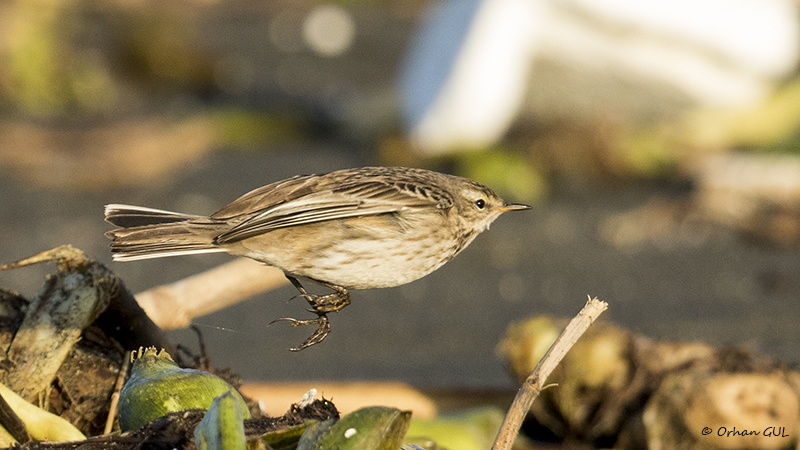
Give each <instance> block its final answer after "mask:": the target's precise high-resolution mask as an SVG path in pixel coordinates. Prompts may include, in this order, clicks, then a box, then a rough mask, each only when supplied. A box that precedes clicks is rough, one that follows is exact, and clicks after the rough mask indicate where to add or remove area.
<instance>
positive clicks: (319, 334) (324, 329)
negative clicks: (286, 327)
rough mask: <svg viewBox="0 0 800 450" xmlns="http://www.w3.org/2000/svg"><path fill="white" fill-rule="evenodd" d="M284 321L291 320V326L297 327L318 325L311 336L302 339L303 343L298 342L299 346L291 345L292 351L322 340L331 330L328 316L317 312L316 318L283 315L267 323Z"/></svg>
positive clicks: (297, 350)
mask: <svg viewBox="0 0 800 450" xmlns="http://www.w3.org/2000/svg"><path fill="white" fill-rule="evenodd" d="M284 321H285V322H291V324H292V326H293V327H299V326H303V325H318V328H317V330H316V331H315V332H314V333H313V334H312V335H311V336H309V337H308V339H306V340H305V341H303V343H302V344H300V346H299V347H292V348H290V349H289V350H291V351H293V352H299V351H300V350H303V349H306V348H308V347H311V346H312V345H315V344H319V343H320V342H322V340H323V339H325V336H327V335H328V333H330V332H331V324H330V322H329V321H328V316H326V315H325V314H324V313H322V314H319V315H318V317H317V318H316V319H308V320H297V319H293V318H291V317H284V318H281V319H275V320H273V321H272V322H270V323H269V324H270V325H272V324H273V323H275V322H284Z"/></svg>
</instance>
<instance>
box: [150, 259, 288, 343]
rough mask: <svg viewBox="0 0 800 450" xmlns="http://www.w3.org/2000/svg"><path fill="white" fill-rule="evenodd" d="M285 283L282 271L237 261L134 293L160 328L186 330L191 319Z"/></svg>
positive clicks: (242, 260)
mask: <svg viewBox="0 0 800 450" xmlns="http://www.w3.org/2000/svg"><path fill="white" fill-rule="evenodd" d="M286 283H288V281H287V280H286V277H284V275H283V272H282V271H280V270H279V269H276V268H274V267H269V266H265V265H264V264H261V263H259V262H256V261H253V260H251V259H247V258H239V259H236V260H234V261H231V262H229V263H227V264H223V265H221V266H219V267H215V268H213V269H211V270H208V271H206V272H203V273H200V274H197V275H194V276H191V277H188V278H184V279H183V280H180V281H177V282H175V283H172V284H167V285H164V286H158V287H155V288H153V289H148V290H147V291H144V292H141V293H139V294H136V301H137V302H138V303H139V305H140V306H141V307H142V309H144V310H145V312H146V313H147V315H148V316H149V317H150V318H151V319H152V320H153V322H155V323H156V325H158V326H159V327H160V328H161V329H164V330H171V329H176V328H185V327H188V326H189V325H190V324H191V322H192V319H193V318H195V317H198V316H202V315H205V314H208V313H211V312H214V311H216V310H218V309H222V308H224V307H226V306H229V305H232V304H234V303H237V302H240V301H242V300H245V299H247V298H249V297H252V296H253V295H256V294H258V293H261V292H264V291H268V290H271V289H274V288H276V287H278V286H281V285H283V284H286Z"/></svg>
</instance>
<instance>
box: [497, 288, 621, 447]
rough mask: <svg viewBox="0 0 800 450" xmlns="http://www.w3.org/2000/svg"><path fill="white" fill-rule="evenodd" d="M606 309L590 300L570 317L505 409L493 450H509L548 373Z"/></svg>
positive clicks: (600, 302)
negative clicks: (504, 415) (575, 314)
mask: <svg viewBox="0 0 800 450" xmlns="http://www.w3.org/2000/svg"><path fill="white" fill-rule="evenodd" d="M606 308H608V303H606V302H603V301H600V300H597V299H596V298H590V299H589V301H587V302H586V305H585V306H584V307H583V309H581V311H580V312H579V313H578V315H577V316H575V317H573V318H572V320H571V321H570V322H569V324H568V325H567V327H566V328H565V329H564V331H563V332H562V333H561V335H560V336H559V337H558V339H556V341H555V342H554V343H553V345H552V346H551V347H550V350H548V351H547V353H546V354H545V355H544V357H542V359H541V360H539V364H537V365H536V367H535V368H534V369H533V372H531V374H530V375H529V376H528V378H527V379H526V380H525V382H524V383H522V386H521V387H520V388H519V391H518V392H517V396H516V397H515V398H514V401H513V402H512V403H511V407H510V408H509V409H508V413H507V414H506V417H505V419H503V424H502V425H501V426H500V431H499V432H498V433H497V438H495V441H494V445H493V446H492V450H509V449H511V445H512V444H513V443H514V439H515V438H516V437H517V433H519V429H520V426H521V425H522V420H523V419H524V418H525V415H526V414H527V413H528V411H530V409H531V405H533V402H534V400H536V397H538V396H539V393H540V392H541V391H542V389H544V387H545V386H544V382H545V380H547V377H549V376H550V373H552V372H553V370H554V369H555V368H556V366H557V365H558V363H559V362H561V360H562V359H563V358H564V355H566V354H567V352H568V351H569V349H571V348H572V346H573V345H575V342H577V341H578V338H580V337H581V335H583V333H584V332H585V331H586V330H587V329H588V328H589V326H590V325H591V324H592V323H593V322H594V321H595V319H597V317H598V316H599V315H600V314H601V313H602V312H603V311H605V310H606Z"/></svg>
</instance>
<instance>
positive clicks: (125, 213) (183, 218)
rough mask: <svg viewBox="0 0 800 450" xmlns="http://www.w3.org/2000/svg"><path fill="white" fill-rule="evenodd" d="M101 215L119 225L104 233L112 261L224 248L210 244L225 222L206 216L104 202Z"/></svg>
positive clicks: (208, 251) (214, 250)
mask: <svg viewBox="0 0 800 450" xmlns="http://www.w3.org/2000/svg"><path fill="white" fill-rule="evenodd" d="M105 216H106V221H107V222H110V223H112V224H114V225H116V226H118V227H120V228H117V229H114V230H111V231H109V232H107V233H106V236H108V237H109V238H111V240H112V242H111V253H112V257H113V259H114V260H115V261H133V260H137V259H148V258H160V257H164V256H178V255H191V254H195V253H213V252H224V251H225V249H223V248H221V247H219V246H217V245H215V244H214V236H216V235H217V234H219V233H221V232H223V231H224V229H225V224H224V223H220V222H219V221H214V220H212V219H209V218H207V217H203V216H194V215H190V214H181V213H175V212H171V211H163V210H160V209H152V208H143V207H141V206H129V205H106V207H105Z"/></svg>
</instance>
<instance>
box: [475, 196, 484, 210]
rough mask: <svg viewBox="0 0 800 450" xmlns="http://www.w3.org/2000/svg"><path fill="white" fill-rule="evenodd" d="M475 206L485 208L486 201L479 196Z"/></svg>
mask: <svg viewBox="0 0 800 450" xmlns="http://www.w3.org/2000/svg"><path fill="white" fill-rule="evenodd" d="M475 206H477V207H478V209H483V208H484V207H485V206H486V202H485V201H484V200H483V199H482V198H479V199H478V200H475Z"/></svg>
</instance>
